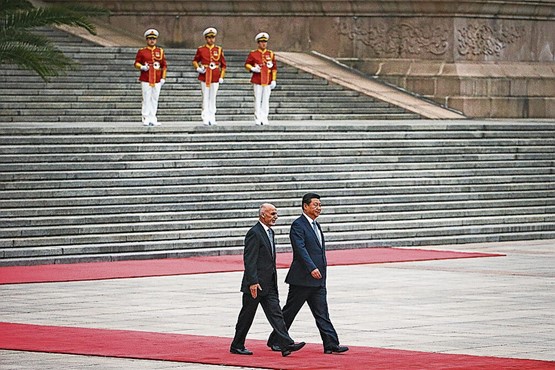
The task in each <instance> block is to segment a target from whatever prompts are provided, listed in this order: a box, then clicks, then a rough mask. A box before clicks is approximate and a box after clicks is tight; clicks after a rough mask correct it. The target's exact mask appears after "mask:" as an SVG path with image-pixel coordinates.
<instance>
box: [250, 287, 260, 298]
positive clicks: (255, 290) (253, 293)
mask: <svg viewBox="0 0 555 370" xmlns="http://www.w3.org/2000/svg"><path fill="white" fill-rule="evenodd" d="M249 289H250V290H251V296H252V297H253V298H254V299H256V297H258V290H259V289H260V290H262V287H261V286H260V284H253V285H251V286H250V287H249Z"/></svg>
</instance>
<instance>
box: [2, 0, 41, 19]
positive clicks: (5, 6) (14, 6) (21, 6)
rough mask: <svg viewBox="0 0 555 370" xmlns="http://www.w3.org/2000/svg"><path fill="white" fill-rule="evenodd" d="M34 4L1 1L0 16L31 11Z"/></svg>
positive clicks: (25, 0)
mask: <svg viewBox="0 0 555 370" xmlns="http://www.w3.org/2000/svg"><path fill="white" fill-rule="evenodd" d="M33 8H34V7H33V4H31V2H30V1H27V0H0V16H1V15H3V14H7V13H13V12H14V11H18V10H31V9H33Z"/></svg>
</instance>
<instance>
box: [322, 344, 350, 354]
mask: <svg viewBox="0 0 555 370" xmlns="http://www.w3.org/2000/svg"><path fill="white" fill-rule="evenodd" d="M348 350H349V347H347V346H335V347H331V348H326V349H325V350H324V353H325V354H326V355H331V354H332V353H334V352H335V353H342V352H347V351H348Z"/></svg>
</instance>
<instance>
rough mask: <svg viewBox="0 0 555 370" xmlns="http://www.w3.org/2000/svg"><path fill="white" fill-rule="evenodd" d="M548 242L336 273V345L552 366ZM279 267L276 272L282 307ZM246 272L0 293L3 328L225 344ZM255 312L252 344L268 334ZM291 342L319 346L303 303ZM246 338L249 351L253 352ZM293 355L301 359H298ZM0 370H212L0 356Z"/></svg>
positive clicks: (554, 334) (552, 243)
mask: <svg viewBox="0 0 555 370" xmlns="http://www.w3.org/2000/svg"><path fill="white" fill-rule="evenodd" d="M554 247H555V240H539V241H522V242H505V243H491V244H466V245H450V246H434V247H429V248H426V249H440V250H457V251H476V252H488V253H503V254H506V256H505V257H487V258H470V259H453V260H439V261H427V262H403V263H390V264H373V265H358V266H339V267H331V268H330V271H329V280H328V287H329V303H330V309H331V315H332V320H333V322H334V324H335V326H336V329H337V331H338V332H339V335H340V340H341V342H342V344H345V345H357V346H370V347H381V348H393V349H406V350H417V351H428V352H439V353H457V354H470V355H478V356H496V357H511V358H523V359H537V360H548V361H555V355H554V352H553V343H555V314H554V312H555V289H554V281H555V280H554V277H555V273H554V272H553V266H555V248H554ZM286 272H287V271H286V270H279V274H280V277H279V280H280V283H281V287H280V289H281V296H282V303H284V300H285V296H286V292H287V286H286V285H285V284H284V283H283V279H284V277H285V274H286ZM240 279H241V272H231V273H212V274H201V275H186V276H167V277H151V278H135V279H117V280H101V281H83V282H69V283H46V284H18V285H3V286H0V295H1V296H2V300H1V301H0V321H4V322H16V323H31V324H41V325H61V326H77V327H87V328H107V329H128V330H145V331H155V332H164V333H181V334H198V335H211V336H223V337H232V336H233V331H234V324H235V321H236V317H237V313H238V310H239V308H240V296H241V295H240V293H239V291H238V287H239V284H240ZM269 330H270V328H269V324H268V323H267V322H266V320H265V318H264V316H263V314H262V310H259V312H258V315H257V317H256V320H255V323H254V325H253V327H252V329H251V331H250V333H249V337H248V339H249V338H250V339H265V338H266V336H267V335H268V333H269ZM291 333H292V336H293V337H294V338H295V339H296V340H303V341H306V342H312V343H320V338H319V335H318V332H317V330H316V327H315V325H314V321H313V319H312V317H311V315H310V312H309V311H308V309H307V308H306V307H305V308H303V310H302V311H301V313H300V315H299V317H298V318H297V320H296V321H295V323H294V324H293V327H292V330H291ZM248 339H247V346H248ZM299 354H300V353H299ZM0 364H1V365H2V366H1V368H2V369H60V368H64V369H84V368H87V369H103V370H104V369H122V368H126V369H216V368H222V367H220V366H203V365H199V364H185V363H177V362H163V361H148V360H134V359H117V358H102V357H89V356H75V355H59V354H47V353H32V352H17V351H0Z"/></svg>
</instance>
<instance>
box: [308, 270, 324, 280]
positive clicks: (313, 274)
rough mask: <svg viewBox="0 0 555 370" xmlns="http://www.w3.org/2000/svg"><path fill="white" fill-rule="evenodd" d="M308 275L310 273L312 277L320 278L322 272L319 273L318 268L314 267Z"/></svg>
mask: <svg viewBox="0 0 555 370" xmlns="http://www.w3.org/2000/svg"><path fill="white" fill-rule="evenodd" d="M310 275H312V277H313V278H314V279H317V280H320V279H321V278H322V274H321V273H320V270H318V269H314V270H312V271H311V272H310Z"/></svg>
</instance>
